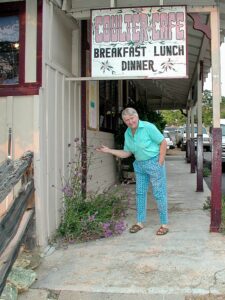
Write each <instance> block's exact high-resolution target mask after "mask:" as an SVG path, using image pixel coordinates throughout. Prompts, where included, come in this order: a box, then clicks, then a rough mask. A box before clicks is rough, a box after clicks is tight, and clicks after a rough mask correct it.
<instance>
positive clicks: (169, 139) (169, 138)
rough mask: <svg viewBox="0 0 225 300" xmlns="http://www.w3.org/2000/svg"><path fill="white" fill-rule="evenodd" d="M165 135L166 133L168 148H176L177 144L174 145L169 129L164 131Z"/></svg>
mask: <svg viewBox="0 0 225 300" xmlns="http://www.w3.org/2000/svg"><path fill="white" fill-rule="evenodd" d="M163 135H164V138H165V140H166V142H167V149H174V148H175V145H174V142H173V141H172V139H171V136H170V133H169V131H167V130H164V131H163Z"/></svg>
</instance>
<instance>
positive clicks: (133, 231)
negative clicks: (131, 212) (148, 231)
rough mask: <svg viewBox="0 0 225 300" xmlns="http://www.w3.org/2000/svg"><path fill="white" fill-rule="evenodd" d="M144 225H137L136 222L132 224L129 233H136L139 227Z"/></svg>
mask: <svg viewBox="0 0 225 300" xmlns="http://www.w3.org/2000/svg"><path fill="white" fill-rule="evenodd" d="M143 228H144V227H142V226H140V225H138V224H134V225H133V226H131V228H130V230H129V231H130V233H136V232H138V231H140V230H141V229H143Z"/></svg>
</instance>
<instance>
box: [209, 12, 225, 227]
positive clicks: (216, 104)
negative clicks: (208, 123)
mask: <svg viewBox="0 0 225 300" xmlns="http://www.w3.org/2000/svg"><path fill="white" fill-rule="evenodd" d="M210 17H211V18H210V22H211V32H212V34H211V37H212V38H211V56H212V96H213V130H212V181H211V224H210V231H211V232H218V231H219V228H220V223H221V197H222V193H221V181H222V179H221V178H222V177H221V176H222V168H221V164H222V161H221V147H222V131H221V128H220V101H221V86H220V15H219V8H218V7H217V9H215V10H213V11H212V12H211V14H210Z"/></svg>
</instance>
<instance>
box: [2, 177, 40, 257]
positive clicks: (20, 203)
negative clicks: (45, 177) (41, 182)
mask: <svg viewBox="0 0 225 300" xmlns="http://www.w3.org/2000/svg"><path fill="white" fill-rule="evenodd" d="M33 193H34V181H33V179H32V180H31V181H30V182H29V183H28V184H27V185H26V190H25V191H24V192H22V193H20V194H19V195H18V197H17V198H16V199H15V200H14V202H13V203H12V205H11V207H10V208H9V210H8V211H7V213H6V215H4V217H3V218H2V219H1V220H0V232H1V234H0V254H1V253H2V252H3V251H4V249H5V248H6V246H7V245H8V244H9V242H10V240H11V239H12V237H13V236H14V235H15V234H16V230H17V228H18V227H19V223H20V220H21V218H22V216H23V214H24V212H25V210H26V207H27V204H28V201H29V199H30V198H31V196H32V195H33Z"/></svg>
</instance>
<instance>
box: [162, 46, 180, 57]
mask: <svg viewBox="0 0 225 300" xmlns="http://www.w3.org/2000/svg"><path fill="white" fill-rule="evenodd" d="M174 47H177V46H174ZM165 50H166V51H165ZM173 50H174V49H173ZM165 54H166V55H173V54H172V47H171V46H166V49H165V47H164V55H165Z"/></svg>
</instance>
